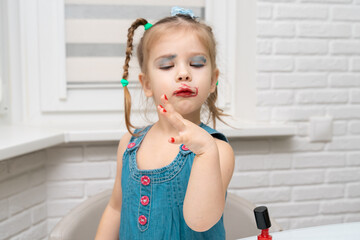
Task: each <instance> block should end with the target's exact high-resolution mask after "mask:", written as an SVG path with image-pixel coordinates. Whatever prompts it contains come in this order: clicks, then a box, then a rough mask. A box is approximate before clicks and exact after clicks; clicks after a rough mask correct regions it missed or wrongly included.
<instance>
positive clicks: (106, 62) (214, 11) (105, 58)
mask: <svg viewBox="0 0 360 240" xmlns="http://www.w3.org/2000/svg"><path fill="white" fill-rule="evenodd" d="M177 3H178V5H179V6H182V7H185V8H191V9H194V11H195V13H196V14H198V15H200V16H203V17H204V18H205V20H206V21H207V22H210V23H211V24H212V26H213V27H214V31H215V34H216V38H217V40H218V42H219V44H218V52H219V56H218V64H219V68H220V71H221V72H222V73H223V74H222V75H221V76H220V80H219V91H220V96H221V97H220V99H219V105H220V106H221V107H222V108H225V109H226V110H227V111H228V112H230V114H231V115H233V116H236V117H238V116H240V117H241V118H243V119H250V120H255V119H254V117H253V116H254V114H253V112H254V111H255V87H254V83H255V26H256V16H255V12H256V1H254V0H244V1H236V0H229V1H225V2H220V1H216V0H203V1H190V0H186V1H184V0H183V1H180V0H177V1H171V2H170V1H165V0H161V1H148V0H133V1H131V4H132V5H128V4H129V1H125V0H118V1H115V0H102V1H100V0H65V1H64V0H63V1H61V0H60V1H46V0H40V1H38V3H37V4H34V3H33V2H32V1H24V2H22V4H21V5H19V6H18V8H19V9H18V12H19V13H18V15H19V21H20V28H19V31H20V36H21V39H20V45H21V48H20V49H21V52H20V56H21V58H22V60H21V70H22V82H23V84H24V89H25V90H24V93H25V94H24V93H19V94H23V95H24V97H26V98H27V99H24V100H23V102H24V103H25V102H26V106H25V105H24V109H23V112H24V121H25V122H26V123H28V124H35V125H44V124H45V125H46V124H50V125H53V124H54V125H56V124H60V125H62V124H69V125H72V124H76V123H78V124H83V123H85V122H86V123H89V124H92V123H93V124H97V123H99V122H103V123H104V122H106V123H109V124H110V125H111V124H113V126H116V127H118V126H123V121H124V120H123V117H122V116H121V114H123V93H122V88H121V85H120V83H119V82H120V79H121V75H122V66H123V62H124V56H123V54H124V46H125V43H124V41H125V39H126V37H125V36H126V33H127V28H128V27H129V25H130V23H131V22H132V21H133V19H134V18H135V17H144V18H147V19H150V22H151V21H152V20H154V21H155V20H156V19H158V18H160V17H161V16H167V15H169V12H170V9H171V7H172V6H174V5H176V4H177ZM155 4H156V6H154V5H155ZM127 8H128V9H127ZM124 9H127V10H126V11H125V10H124ZM129 9H132V11H128V10H129ZM125 29H126V31H125ZM139 33H140V31H138V33H137V34H139ZM136 38H138V36H137V37H136V36H135V39H136ZM130 65H131V66H132V67H131V72H130V79H129V82H130V84H129V88H130V91H131V93H132V97H133V106H134V108H133V110H134V111H133V113H132V120H134V124H137V123H136V122H137V120H139V122H142V120H141V116H140V115H139V114H138V112H139V111H138V110H139V106H140V105H141V104H139V103H138V102H139V101H137V99H141V98H140V93H141V91H140V85H139V83H138V81H137V73H138V71H139V70H138V69H137V64H136V59H135V58H133V59H132V63H131V64H130ZM229 93H230V94H229ZM240 110H241V111H240ZM150 115H151V114H150ZM102 125H104V124H102Z"/></svg>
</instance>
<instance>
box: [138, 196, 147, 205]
mask: <svg viewBox="0 0 360 240" xmlns="http://www.w3.org/2000/svg"><path fill="white" fill-rule="evenodd" d="M140 202H141V204H142V205H144V206H146V205H148V204H149V197H148V196H142V197H141V200H140Z"/></svg>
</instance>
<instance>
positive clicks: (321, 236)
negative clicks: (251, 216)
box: [239, 222, 360, 240]
mask: <svg viewBox="0 0 360 240" xmlns="http://www.w3.org/2000/svg"><path fill="white" fill-rule="evenodd" d="M259 234H260V230H259ZM270 235H271V236H272V239H273V240H360V222H353V223H339V224H332V225H323V226H318V227H309V228H301V229H293V230H287V231H282V232H276V233H270ZM239 240H240V239H239ZM241 240H257V236H254V237H248V238H241Z"/></svg>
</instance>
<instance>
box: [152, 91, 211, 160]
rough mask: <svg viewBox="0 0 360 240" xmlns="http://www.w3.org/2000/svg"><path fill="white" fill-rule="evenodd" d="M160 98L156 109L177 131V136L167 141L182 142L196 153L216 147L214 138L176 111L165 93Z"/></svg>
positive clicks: (200, 153)
mask: <svg viewBox="0 0 360 240" xmlns="http://www.w3.org/2000/svg"><path fill="white" fill-rule="evenodd" d="M160 100H161V103H162V104H161V105H158V107H157V108H158V111H159V112H160V114H162V115H163V116H164V117H165V119H166V120H167V121H169V123H170V124H171V125H172V126H173V127H174V128H175V129H177V131H178V132H179V135H178V136H172V137H170V138H169V140H168V141H169V143H173V144H184V145H185V146H186V147H187V148H189V149H190V150H191V151H192V152H193V153H195V154H196V155H202V154H203V153H204V152H206V151H207V150H208V149H211V148H216V147H217V146H216V143H215V140H214V139H213V137H212V136H211V135H210V134H209V133H208V132H207V131H206V130H204V129H203V128H201V127H200V126H198V125H196V124H194V123H192V122H191V121H189V120H187V119H185V118H183V117H182V116H181V114H180V113H178V112H176V110H175V109H174V107H173V106H172V104H171V103H170V102H169V101H168V99H167V97H166V95H165V94H164V95H162V96H161V99H160Z"/></svg>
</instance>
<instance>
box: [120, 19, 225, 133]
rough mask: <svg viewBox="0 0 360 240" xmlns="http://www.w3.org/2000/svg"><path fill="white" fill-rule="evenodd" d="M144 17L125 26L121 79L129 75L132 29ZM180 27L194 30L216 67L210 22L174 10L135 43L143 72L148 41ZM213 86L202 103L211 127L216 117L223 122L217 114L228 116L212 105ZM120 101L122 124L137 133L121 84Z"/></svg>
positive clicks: (149, 45) (214, 96)
mask: <svg viewBox="0 0 360 240" xmlns="http://www.w3.org/2000/svg"><path fill="white" fill-rule="evenodd" d="M147 23H148V21H147V20H145V19H143V18H138V19H136V20H135V21H134V22H133V23H132V25H131V27H130V28H129V30H128V40H127V48H126V58H125V64H124V67H123V68H124V73H123V77H122V78H123V79H128V76H129V62H130V58H131V55H132V52H133V37H134V32H135V30H136V29H137V28H138V27H139V26H144V25H145V24H147ZM179 28H182V29H184V30H188V31H191V33H194V34H197V36H198V38H199V40H200V42H201V43H202V44H203V45H204V47H205V48H206V49H208V50H209V56H210V62H211V64H212V66H211V67H212V69H213V70H215V69H216V67H217V66H216V42H215V38H214V35H213V32H212V29H211V27H210V26H208V25H206V24H204V23H201V22H199V21H197V20H195V19H193V18H192V17H190V16H188V15H182V14H178V15H176V16H172V17H166V18H163V19H161V20H159V21H158V22H156V23H155V24H154V25H153V26H152V27H151V28H150V29H148V30H146V31H145V33H144V35H143V36H142V38H141V40H140V42H139V45H138V47H137V58H138V61H139V65H140V68H141V71H142V72H143V73H146V72H147V65H146V63H147V60H148V57H149V52H150V47H151V45H152V44H153V43H154V42H155V41H156V40H157V39H158V38H159V35H161V34H163V33H165V32H168V31H170V30H178V29H179ZM217 96H218V93H217V88H216V89H215V92H213V93H211V94H210V95H209V97H208V98H207V99H206V101H205V103H206V106H207V108H208V112H209V116H208V119H207V122H209V120H210V118H212V121H213V128H215V127H216V119H219V120H220V121H222V122H223V123H225V124H227V123H226V122H225V121H224V120H223V119H221V116H228V115H227V114H224V113H223V112H224V111H223V110H222V109H220V108H218V107H216V105H215V103H216V100H217ZM124 105H125V124H126V128H127V130H128V131H129V133H130V134H131V135H133V136H138V135H139V134H140V133H139V134H135V133H133V132H132V131H131V129H130V128H136V127H135V126H134V125H132V124H131V121H130V114H131V96H130V92H129V89H128V88H127V86H125V87H124Z"/></svg>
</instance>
